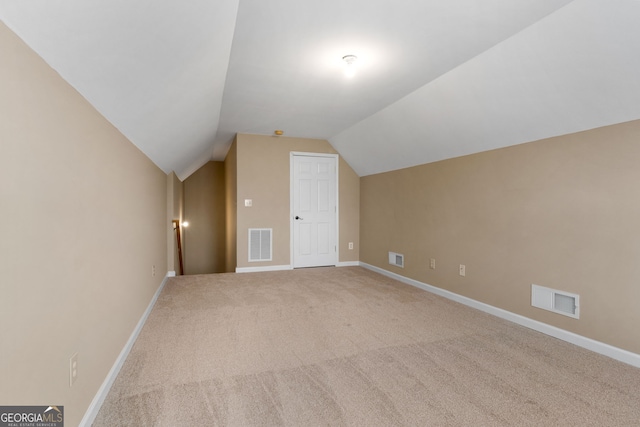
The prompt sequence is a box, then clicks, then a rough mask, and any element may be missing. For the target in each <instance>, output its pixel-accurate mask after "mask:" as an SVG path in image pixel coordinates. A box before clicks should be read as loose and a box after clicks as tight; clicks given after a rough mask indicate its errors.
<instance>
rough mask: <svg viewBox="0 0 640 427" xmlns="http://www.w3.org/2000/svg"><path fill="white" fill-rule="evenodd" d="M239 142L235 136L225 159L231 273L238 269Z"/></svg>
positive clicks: (227, 257)
mask: <svg viewBox="0 0 640 427" xmlns="http://www.w3.org/2000/svg"><path fill="white" fill-rule="evenodd" d="M237 151H238V143H237V137H235V138H234V140H233V143H232V144H231V148H229V152H228V153H227V157H226V158H225V160H224V185H225V224H226V233H225V238H226V245H225V270H226V271H227V272H229V273H231V272H234V271H235V270H236V251H237V245H236V238H237V234H238V233H237V213H238V203H237V201H238V185H237V182H238V179H237V178H238V177H237V174H238V158H237Z"/></svg>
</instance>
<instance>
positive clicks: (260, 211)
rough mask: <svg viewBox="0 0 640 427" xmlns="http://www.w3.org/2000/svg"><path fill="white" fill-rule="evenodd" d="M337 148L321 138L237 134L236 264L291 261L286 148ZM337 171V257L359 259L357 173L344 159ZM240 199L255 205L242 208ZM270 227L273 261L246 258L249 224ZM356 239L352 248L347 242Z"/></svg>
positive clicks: (327, 150)
mask: <svg viewBox="0 0 640 427" xmlns="http://www.w3.org/2000/svg"><path fill="white" fill-rule="evenodd" d="M292 151H299V152H311V153H336V151H335V150H334V149H333V147H332V146H331V145H330V144H329V142H327V141H325V140H319V139H305V138H288V137H277V138H276V137H271V136H264V135H248V134H238V135H237V201H238V203H239V204H237V233H238V235H237V239H236V241H237V266H238V267H259V266H269V265H289V264H290V263H291V258H290V251H289V246H290V237H289V236H290V234H289V230H290V224H289V221H290V218H289V212H290V206H289V204H290V198H289V191H290V185H291V180H290V152H292ZM338 176H339V180H340V182H339V192H340V195H339V201H338V203H339V207H340V215H339V228H340V249H339V253H340V256H339V261H340V262H346V261H357V260H358V256H359V254H358V248H359V244H358V237H359V215H360V213H359V206H358V205H359V203H358V195H359V177H358V176H357V175H356V174H355V172H353V170H352V169H351V167H350V166H349V165H348V164H347V163H346V162H344V161H343V160H342V159H341V160H340V162H339V165H338ZM244 199H252V200H253V207H251V208H245V207H244V203H243V201H244ZM252 227H258V228H262V227H264V228H273V261H271V262H251V263H250V262H249V261H248V248H247V245H248V229H249V228H252ZM347 242H354V250H348V246H347V245H348V243H347Z"/></svg>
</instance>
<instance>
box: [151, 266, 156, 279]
mask: <svg viewBox="0 0 640 427" xmlns="http://www.w3.org/2000/svg"><path fill="white" fill-rule="evenodd" d="M151 277H156V266H155V264H154V265H152V266H151Z"/></svg>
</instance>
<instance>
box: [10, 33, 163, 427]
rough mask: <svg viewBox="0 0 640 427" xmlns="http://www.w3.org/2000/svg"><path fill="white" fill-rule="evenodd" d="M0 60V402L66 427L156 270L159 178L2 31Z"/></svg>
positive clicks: (156, 281) (143, 302)
mask: <svg viewBox="0 0 640 427" xmlns="http://www.w3.org/2000/svg"><path fill="white" fill-rule="evenodd" d="M0 52H2V66H0V94H1V96H0V145H1V147H2V154H1V155H0V182H1V184H0V212H2V221H0V236H2V237H1V238H0V260H1V261H0V262H1V265H2V268H1V269H0V270H1V271H2V278H1V289H2V297H1V298H0V337H1V339H0V362H1V363H0V378H1V380H0V402H2V404H3V405H9V404H13V405H42V404H47V403H52V404H53V403H56V404H58V405H64V407H65V416H66V420H65V421H66V423H65V425H69V426H74V425H78V423H79V422H80V420H81V418H82V416H83V415H84V413H85V411H86V410H87V408H88V406H89V404H90V402H91V400H92V399H93V397H94V396H95V395H96V392H97V391H98V388H99V387H100V385H101V384H102V382H103V381H104V380H105V377H106V376H107V373H108V372H109V370H110V369H111V367H112V366H113V363H114V361H115V360H116V358H117V356H118V354H119V353H120V351H121V350H122V348H123V346H124V345H125V343H126V342H127V340H128V338H129V336H130V334H131V333H132V331H133V330H134V328H135V326H136V324H137V322H138V321H139V320H140V318H141V316H142V314H143V312H144V310H145V309H146V307H147V305H148V304H149V302H150V300H151V298H152V296H153V294H154V293H155V292H156V290H157V289H158V287H159V286H160V284H161V282H162V279H163V276H164V274H165V272H166V271H167V237H166V207H167V204H166V203H167V202H166V194H167V193H166V191H167V181H166V180H167V178H166V175H165V174H164V173H163V172H162V171H161V170H160V169H158V168H157V167H156V166H155V165H154V164H153V163H152V162H151V161H150V160H149V159H148V158H147V157H145V156H144V155H143V154H142V153H141V152H140V151H139V150H138V149H137V148H136V147H135V146H133V145H132V144H131V143H130V142H129V141H128V140H127V139H126V138H125V137H124V136H122V134H120V133H119V132H118V131H117V130H116V129H115V128H114V127H113V126H112V125H111V124H109V123H108V122H107V121H106V120H105V119H104V118H103V117H102V116H101V115H100V114H99V113H98V112H96V110H95V109H93V108H92V107H91V106H90V105H89V103H88V102H87V101H86V100H85V99H84V98H82V97H81V96H80V95H79V94H78V93H77V92H76V91H75V90H74V89H73V88H71V87H70V86H69V85H68V84H67V83H65V82H64V81H63V80H62V79H61V78H60V76H59V75H58V74H57V73H56V72H55V71H54V70H52V69H51V68H50V67H49V66H48V65H47V64H46V63H45V62H44V61H43V60H42V59H41V58H40V57H39V56H37V55H36V54H35V53H34V52H33V51H31V50H30V49H29V48H28V47H27V46H26V45H24V43H23V42H22V41H21V40H20V39H19V38H18V37H17V36H16V35H15V34H13V33H12V32H11V31H10V30H8V29H7V27H6V26H5V25H4V24H3V23H0ZM153 265H155V266H156V276H155V277H152V275H151V270H152V266H153ZM76 352H77V353H78V362H79V367H78V379H77V382H76V383H75V385H74V386H73V387H69V358H70V357H71V356H72V355H73V354H74V353H76Z"/></svg>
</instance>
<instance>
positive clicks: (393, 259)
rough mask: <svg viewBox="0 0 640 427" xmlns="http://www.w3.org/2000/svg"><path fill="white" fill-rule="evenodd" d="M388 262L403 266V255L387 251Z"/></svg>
mask: <svg viewBox="0 0 640 427" xmlns="http://www.w3.org/2000/svg"><path fill="white" fill-rule="evenodd" d="M389 264H391V265H395V266H396V267H402V268H404V255H402V254H397V253H395V252H389Z"/></svg>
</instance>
